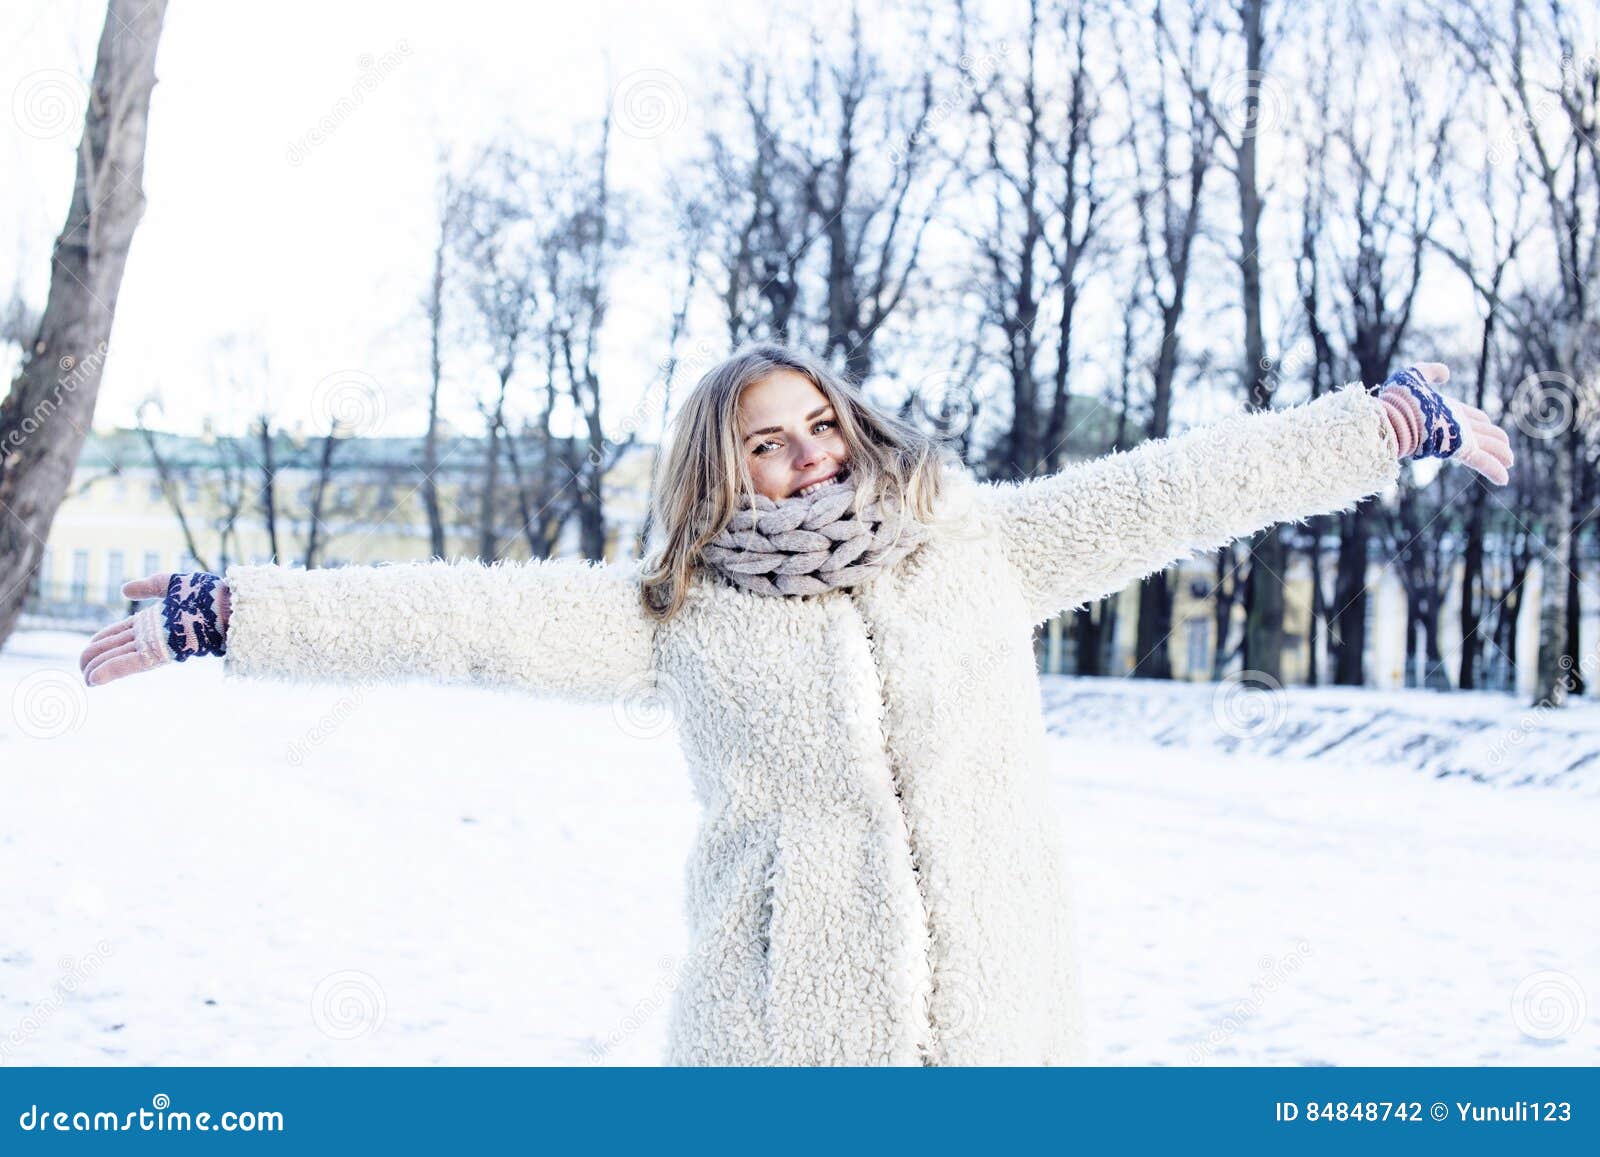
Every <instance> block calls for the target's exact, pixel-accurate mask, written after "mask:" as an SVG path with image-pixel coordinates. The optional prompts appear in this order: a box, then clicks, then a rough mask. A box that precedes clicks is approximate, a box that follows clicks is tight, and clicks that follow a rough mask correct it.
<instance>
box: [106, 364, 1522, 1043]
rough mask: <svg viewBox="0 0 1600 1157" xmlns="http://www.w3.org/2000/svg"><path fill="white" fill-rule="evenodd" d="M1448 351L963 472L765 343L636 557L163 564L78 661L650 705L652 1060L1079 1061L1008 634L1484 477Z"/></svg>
mask: <svg viewBox="0 0 1600 1157" xmlns="http://www.w3.org/2000/svg"><path fill="white" fill-rule="evenodd" d="M1446 376H1447V375H1446V374H1445V372H1444V367H1443V366H1438V365H1432V364H1428V365H1423V366H1421V367H1416V368H1414V369H1412V370H1408V371H1404V372H1402V373H1401V374H1398V375H1396V376H1395V377H1394V378H1393V379H1391V380H1390V382H1389V383H1386V385H1385V386H1384V388H1383V389H1382V390H1381V392H1380V393H1378V394H1375V393H1372V392H1369V391H1368V390H1367V388H1365V387H1364V386H1362V385H1360V384H1355V385H1351V386H1347V387H1345V388H1344V389H1342V390H1340V391H1338V392H1336V393H1332V394H1328V395H1325V396H1323V397H1321V398H1319V399H1317V400H1315V401H1313V402H1310V403H1308V404H1305V405H1301V406H1295V407H1291V408H1288V409H1282V410H1275V411H1268V412H1259V413H1242V414H1237V415H1234V416H1232V417H1229V418H1227V419H1226V420H1224V421H1221V422H1218V423H1216V424H1214V425H1211V426H1207V427H1204V428H1201V429H1196V430H1194V431H1192V432H1190V433H1186V434H1184V435H1181V436H1179V437H1174V438H1168V439H1163V440H1159V441H1150V442H1146V443H1145V444H1143V445H1141V446H1139V447H1137V448H1135V449H1133V450H1130V451H1126V452H1121V453H1116V454H1112V455H1109V456H1107V457H1104V458H1100V459H1097V460H1095V461H1091V462H1085V463H1080V464H1077V465H1073V466H1070V467H1068V468H1067V469H1065V470H1063V471H1061V472H1060V473H1057V474H1054V475H1050V476H1048V477H1038V478H1032V479H1029V480H1027V481H1023V482H1021V483H1001V484H990V483H980V482H978V481H976V480H975V479H973V478H972V477H971V476H970V475H969V474H968V473H966V472H965V470H964V469H963V468H962V467H961V465H960V463H959V462H957V461H956V460H954V458H953V457H951V456H950V455H949V454H948V453H947V452H946V451H945V450H943V449H942V448H941V447H939V446H938V445H937V444H935V443H933V442H931V441H930V440H929V439H928V438H927V437H926V436H924V435H923V434H921V433H919V432H918V431H917V430H916V429H914V428H912V427H910V426H908V425H906V424H904V423H902V422H900V421H898V420H896V419H895V418H894V417H893V416H891V415H890V414H888V413H885V412H884V411H881V410H879V409H877V408H875V407H873V406H872V405H871V404H869V403H868V402H867V401H866V400H864V399H863V397H862V396H861V394H860V393H859V392H858V391H857V390H856V389H855V388H853V387H852V386H851V385H850V384H848V383H847V382H845V381H843V380H841V379H840V378H838V377H837V376H835V374H834V373H832V372H831V371H830V370H829V369H828V368H827V367H826V366H825V365H824V364H823V363H821V362H820V361H818V360H817V359H815V358H813V357H811V356H808V355H806V354H804V353H802V352H800V351H797V350H794V349H790V348H786V347H783V346H777V345H772V344H759V345H754V346H750V347H746V348H744V349H741V350H740V351H738V352H736V353H735V354H734V355H733V356H732V357H731V358H729V359H728V360H727V361H725V362H724V363H723V364H721V365H719V366H717V367H716V368H715V369H713V370H712V371H711V372H710V373H708V374H707V375H706V376H705V377H704V378H703V379H702V380H701V381H700V383H699V384H698V385H697V386H696V388H695V390H694V391H693V393H692V394H691V395H690V396H689V397H688V398H687V399H686V401H685V403H684V405H683V406H682V408H681V410H680V412H679V414H678V415H677V417H676V419H675V422H674V429H673V431H672V437H671V445H670V451H669V453H668V455H667V457H666V459H665V461H664V463H663V466H662V470H661V476H660V478H659V479H658V485H657V490H656V496H655V508H654V514H655V524H656V527H657V537H656V539H655V540H654V542H653V545H652V547H651V549H650V551H649V552H648V555H647V560H646V561H645V562H644V563H634V562H629V563H616V564H604V563H591V562H587V561H584V560H577V559H555V560H535V561H531V562H499V563H495V564H492V565H483V564H481V563H479V562H477V561H469V560H461V559H458V560H454V561H444V560H436V561H432V562H426V563H405V564H382V565H378V566H372V567H346V568H340V569H332V570H313V571H305V570H296V569H290V568H287V567H282V566H270V565H268V566H230V567H229V568H228V571H227V575H226V577H225V578H224V577H222V576H218V575H206V574H198V575H197V574H176V575H152V576H150V577H148V578H146V579H143V580H140V581H138V582H135V583H130V584H129V585H128V587H127V588H126V593H127V594H128V595H129V597H134V598H160V599H161V601H160V602H159V603H156V604H153V605H151V606H150V607H147V608H144V609H141V610H140V611H138V612H137V613H136V614H134V615H132V616H130V617H129V618H127V619H124V620H122V621H121V622H119V623H116V624H113V625H112V626H109V627H107V628H106V629H105V630H103V631H101V632H100V633H99V634H98V635H96V636H95V637H94V639H93V640H92V641H91V642H90V644H89V646H88V648H87V649H86V650H85V651H84V652H83V659H82V666H83V669H84V672H85V677H86V679H87V680H88V682H89V683H90V684H91V685H99V684H101V683H105V682H109V681H111V680H113V679H116V678H118V677H120V676H122V675H125V674H130V673H133V672H136V671H142V670H147V669H149V668H150V667H152V666H158V665H161V664H163V663H166V662H169V661H178V662H182V661H184V660H186V659H188V658H191V657H194V656H198V655H208V654H216V655H222V656H224V660H225V665H224V671H225V673H226V674H230V675H237V676H245V677H268V678H276V679H299V680H309V679H316V680H369V679H383V678H404V677H426V678H431V679H436V680H447V681H459V682H471V683H482V684H494V685H500V686H511V687H517V688H522V689H525V690H527V691H529V692H534V693H539V694H546V695H553V696H562V697H566V698H569V699H573V700H583V701H591V702H593V701H600V702H604V701H611V702H613V703H621V704H622V705H624V706H627V705H629V704H628V701H629V700H632V699H635V698H636V697H641V696H656V697H664V698H665V699H666V700H667V701H668V702H670V704H671V705H672V707H673V709H674V712H675V716H676V719H677V722H678V730H679V735H680V739H681V742H682V745H683V749H684V752H685V754H686V756H687V762H688V766H689V768H690V771H691V774H692V776H693V781H694V788H695V792H696V795H697V797H698V798H699V800H700V802H701V803H702V805H703V808H704V811H703V819H702V823H701V827H700V831H699V836H698V839H697V842H696V846H695V848H694V851H693V854H692V856H691V858H690V861H689V864H688V871H687V877H686V884H687V897H688V915H689V923H690V932H691V945H692V951H691V954H690V957H689V960H688V962H687V964H686V965H685V968H684V973H683V975H682V976H681V978H680V979H679V983H678V985H677V987H676V989H675V990H674V995H673V1006H672V1010H671V1014H670V1020H671V1023H670V1034H669V1035H670V1045H669V1058H668V1059H669V1061H670V1062H671V1063H674V1064H686V1065H695V1064H697V1065H772V1064H784V1065H886V1064H887V1065H917V1064H924V1065H956V1064H960V1065H1012V1064H1026V1065H1035V1064H1071V1063H1082V1062H1083V1061H1084V1059H1085V1056H1084V1049H1083V1041H1082V1029H1081V1025H1082V1016H1081V1009H1080V982H1079V976H1078V968H1077V962H1076V952H1075V949H1074V945H1073V935H1072V920H1071V912H1070V904H1069V896H1068V891H1067V888H1066V884H1065V879H1064V875H1063V872H1062V865H1061V862H1060V853H1061V834H1060V829H1059V825H1058V818H1057V816H1056V814H1055V812H1054V810H1053V808H1052V806H1051V802H1050V797H1049V793H1048V790H1047V785H1046V774H1045V763H1046V761H1045V742H1044V727H1043V723H1042V718H1041V711H1040V706H1041V700H1040V693H1039V684H1038V678H1037V674H1036V668H1035V663H1034V655H1033V647H1032V636H1033V631H1034V628H1035V627H1036V625H1037V624H1039V623H1041V622H1044V621H1046V620H1047V619H1049V618H1051V617H1052V616H1054V615H1057V614H1059V613H1061V612H1062V611H1065V610H1067V609H1069V608H1073V607H1078V606H1082V605H1084V604H1087V603H1090V602H1092V601H1094V600H1096V599H1100V598H1103V597H1105V596H1107V595H1110V594H1114V593H1116V592H1118V591H1120V590H1122V589H1123V588H1124V587H1126V586H1127V585H1128V584H1129V583H1131V582H1133V581H1134V580H1135V579H1138V578H1140V577H1142V576H1144V575H1148V574H1151V573H1153V572H1155V571H1157V570H1159V569H1161V568H1164V567H1166V566H1169V565H1170V564H1172V563H1173V562H1175V561H1177V560H1180V559H1183V558H1186V557H1189V556H1191V555H1192V554H1193V553H1195V552H1201V551H1209V550H1214V549H1216V548H1218V547H1221V546H1222V545H1223V544H1225V543H1227V542H1228V541H1230V540H1232V539H1235V538H1239V537H1241V536H1244V535H1248V534H1251V533H1252V532H1254V531H1258V530H1261V529H1262V528H1264V527H1267V526H1270V525H1272V524H1273V523H1276V522H1282V521H1285V520H1300V519H1304V518H1307V517H1309V516H1311V515H1314V514H1330V513H1333V512H1335V511H1341V510H1347V509H1350V508H1352V507H1353V506H1355V505H1356V504H1357V503H1358V502H1360V501H1361V499H1363V498H1365V497H1367V496H1368V495H1371V494H1373V493H1376V492H1378V491H1381V490H1384V489H1386V488H1387V487H1389V486H1390V485H1392V484H1393V483H1394V482H1395V481H1396V479H1397V476H1398V473H1399V469H1400V467H1399V460H1400V459H1401V458H1402V457H1407V456H1425V455H1426V456H1435V457H1442V458H1453V459H1457V460H1460V461H1463V462H1465V463H1466V464H1467V465H1469V466H1472V467H1473V468H1475V469H1478V470H1480V471H1482V472H1483V473H1485V474H1487V475H1489V476H1490V477H1491V478H1492V479H1493V480H1494V481H1495V482H1497V483H1500V484H1504V483H1505V482H1506V481H1507V475H1506V467H1508V466H1510V465H1511V461H1512V458H1511V453H1510V449H1509V441H1508V439H1507V438H1506V435H1505V433H1504V432H1503V431H1501V430H1499V429H1498V428H1496V427H1495V426H1494V424H1493V423H1492V422H1490V421H1489V419H1488V418H1487V417H1486V416H1484V415H1483V414H1482V412H1481V411H1478V410H1475V409H1473V408H1472V407H1469V406H1465V405H1463V404H1461V403H1459V402H1456V401H1453V400H1449V399H1446V398H1443V397H1441V396H1440V395H1439V394H1438V393H1437V392H1436V391H1435V390H1434V389H1433V388H1432V384H1431V383H1438V382H1442V381H1444V380H1445V377H1446Z"/></svg>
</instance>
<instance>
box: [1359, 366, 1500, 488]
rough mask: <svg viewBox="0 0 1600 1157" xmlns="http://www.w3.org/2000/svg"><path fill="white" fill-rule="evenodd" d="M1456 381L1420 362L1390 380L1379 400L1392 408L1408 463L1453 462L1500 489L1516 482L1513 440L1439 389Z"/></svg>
mask: <svg viewBox="0 0 1600 1157" xmlns="http://www.w3.org/2000/svg"><path fill="white" fill-rule="evenodd" d="M1449 380H1450V370H1449V369H1448V368H1447V367H1446V366H1445V365H1444V364H1443V363H1442V362H1417V363H1416V364H1415V365H1413V366H1410V367H1408V368H1406V369H1403V370H1399V371H1397V372H1396V373H1393V374H1391V375H1389V377H1388V378H1387V379H1386V380H1385V381H1384V383H1383V385H1382V387H1380V389H1379V390H1378V398H1379V400H1380V401H1382V402H1384V403H1385V405H1386V406H1387V407H1388V408H1389V412H1390V414H1391V422H1392V423H1393V424H1394V428H1395V434H1396V437H1397V438H1398V440H1399V442H1400V457H1402V458H1407V457H1410V458H1448V459H1453V460H1455V461H1458V462H1461V463H1462V464H1464V465H1466V466H1470V467H1471V468H1472V469H1474V470H1476V471H1477V472H1478V473H1479V474H1482V475H1484V476H1485V477H1486V478H1488V479H1489V481H1491V482H1493V483H1494V484H1495V485H1497V486H1504V485H1505V484H1506V483H1507V482H1509V481H1510V480H1511V476H1510V474H1509V473H1508V470H1509V469H1510V467H1511V465H1512V463H1513V462H1514V461H1515V457H1514V456H1513V455H1512V453H1511V439H1510V437H1509V436H1508V435H1507V434H1506V432H1505V431H1504V430H1502V429H1501V428H1500V427H1499V426H1497V425H1495V424H1494V421H1493V420H1492V419H1491V418H1490V417H1489V415H1488V414H1485V413H1484V412H1483V411H1482V410H1480V409H1478V408H1477V407H1476V406H1469V405H1467V403H1465V402H1463V401H1460V400H1458V399H1456V398H1451V397H1447V396H1445V395H1444V394H1441V393H1440V392H1439V391H1438V390H1436V389H1434V388H1433V387H1434V386H1435V385H1441V384H1443V383H1444V382H1447V381H1449Z"/></svg>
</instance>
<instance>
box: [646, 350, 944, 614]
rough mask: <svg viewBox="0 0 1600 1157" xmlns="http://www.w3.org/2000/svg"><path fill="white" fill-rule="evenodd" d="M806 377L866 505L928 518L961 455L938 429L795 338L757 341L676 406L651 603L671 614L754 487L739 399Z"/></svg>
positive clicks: (663, 469) (660, 485)
mask: <svg viewBox="0 0 1600 1157" xmlns="http://www.w3.org/2000/svg"><path fill="white" fill-rule="evenodd" d="M778 370H792V371H794V372H795V373H798V374H802V375H804V376H805V377H806V378H808V379H809V380H810V381H811V383H812V384H813V385H814V386H816V387H817V389H818V390H820V391H822V393H823V395H824V396H825V397H826V398H827V399H828V401H829V402H830V403H832V405H833V411H834V417H835V418H836V420H837V421H838V428H839V434H840V436H841V437H842V438H843V439H844V444H845V447H846V450H847V453H848V458H847V462H848V465H849V468H850V477H851V480H852V481H853V482H854V484H855V487H856V496H855V501H854V505H853V509H854V510H855V511H856V512H857V513H859V512H860V510H861V507H862V504H863V503H864V502H865V501H866V500H867V499H868V498H869V497H870V496H872V495H874V494H875V495H877V496H879V497H881V498H882V499H884V500H885V501H886V502H889V503H892V504H895V505H897V506H898V507H899V508H900V509H901V510H904V511H906V512H908V513H909V514H910V515H911V516H912V517H914V518H916V519H918V520H921V521H927V520H928V519H929V518H930V516H931V515H932V513H933V509H934V503H935V501H936V500H937V499H938V497H939V494H940V489H941V487H940V481H941V473H942V467H943V466H944V465H945V462H946V460H947V459H950V460H954V461H956V463H957V464H959V459H956V458H955V455H954V453H953V452H952V451H950V450H948V449H947V448H946V447H945V445H944V444H943V443H942V442H941V441H940V440H938V439H936V438H934V437H933V436H931V435H928V434H926V433H924V432H923V431H921V430H919V429H918V428H917V427H916V426H914V425H912V424H911V423H909V422H906V421H903V420H901V419H900V418H898V417H896V416H895V415H893V414H891V413H888V412H886V411H884V410H881V409H879V408H877V407H876V406H874V405H873V404H872V403H870V402H868V401H867V400H866V398H864V397H863V396H862V394H861V391H860V389H859V388H858V387H857V386H855V385H853V384H852V383H851V382H849V381H848V380H847V379H845V378H843V377H841V376H840V375H839V374H837V373H835V372H834V371H833V370H832V369H831V368H830V367H829V366H828V365H827V363H826V362H824V361H823V360H822V359H820V358H817V357H815V356H813V355H811V354H809V353H806V352H805V351H803V350H800V349H796V348H795V347H793V346H787V345H782V344H779V343H777V342H769V341H763V342H753V343H749V344H746V345H743V346H740V347H739V348H738V349H737V350H735V351H734V352H733V354H732V355H730V356H729V357H728V358H727V359H726V360H725V361H723V362H722V363H721V364H720V365H717V366H716V367H714V368H713V369H712V370H710V371H709V372H708V373H707V374H706V375H705V376H704V377H702V378H701V379H700V381H699V382H698V383H697V384H696V385H695V387H694V389H693V391H691V392H690V394H689V396H688V397H687V398H686V399H684V402H683V405H682V406H681V407H680V408H679V410H678V412H677V414H676V415H675V416H674V418H673V420H672V424H671V428H670V431H669V435H668V449H667V453H666V455H665V457H664V458H663V459H662V461H661V466H660V469H659V470H658V471H657V475H656V480H655V489H654V494H653V495H652V497H651V503H650V509H651V520H652V527H651V540H652V546H651V548H649V549H648V550H647V551H646V555H645V558H644V561H643V563H642V565H641V567H640V571H639V580H640V590H641V597H642V598H643V600H644V606H645V611H646V613H647V614H649V615H650V616H652V617H653V618H655V619H656V620H658V621H661V622H665V621H666V620H668V619H670V618H672V616H673V615H675V614H677V612H678V610H679V609H680V608H681V607H682V606H683V603H684V599H685V597H686V596H687V594H688V587H689V583H690V580H691V577H692V574H693V572H694V570H695V568H696V567H697V566H699V565H702V563H701V558H700V551H701V548H702V547H704V546H705V545H706V543H708V542H710V541H711V540H712V539H713V538H715V537H716V536H717V535H718V534H720V533H721V532H722V530H723V528H725V527H726V526H727V525H728V522H729V520H730V519H731V518H732V517H733V514H734V512H735V511H736V510H738V509H739V508H740V507H741V506H742V505H743V504H744V502H745V501H747V500H749V499H753V498H754V496H755V494H756V489H755V483H754V481H753V480H752V478H751V476H750V468H749V464H748V463H747V462H746V460H745V456H744V451H743V440H742V439H741V438H740V437H739V418H738V414H739V399H740V397H741V396H742V395H743V393H744V391H745V389H746V388H748V387H749V386H753V385H755V384H756V383H757V382H760V381H763V380H764V379H766V378H767V377H768V376H770V375H771V374H772V373H773V372H774V371H778Z"/></svg>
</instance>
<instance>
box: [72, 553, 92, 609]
mask: <svg viewBox="0 0 1600 1157" xmlns="http://www.w3.org/2000/svg"><path fill="white" fill-rule="evenodd" d="M88 600H89V552H88V551H86V550H75V551H73V552H72V601H73V602H75V603H82V602H87V601H88Z"/></svg>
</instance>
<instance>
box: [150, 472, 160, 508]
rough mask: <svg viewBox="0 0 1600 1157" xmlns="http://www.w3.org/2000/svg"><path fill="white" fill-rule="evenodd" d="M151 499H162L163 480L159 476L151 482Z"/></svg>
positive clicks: (158, 500)
mask: <svg viewBox="0 0 1600 1157" xmlns="http://www.w3.org/2000/svg"><path fill="white" fill-rule="evenodd" d="M150 501H151V502H160V501H161V480H160V479H159V478H156V479H152V480H151V482H150Z"/></svg>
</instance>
